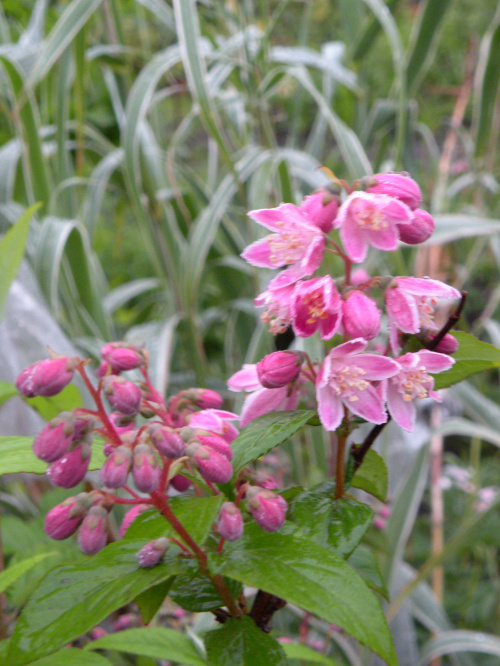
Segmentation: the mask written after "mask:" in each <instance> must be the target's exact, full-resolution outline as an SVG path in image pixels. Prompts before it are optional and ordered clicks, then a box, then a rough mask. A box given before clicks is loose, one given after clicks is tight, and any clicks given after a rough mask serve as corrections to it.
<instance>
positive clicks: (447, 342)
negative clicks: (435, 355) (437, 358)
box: [434, 333, 458, 354]
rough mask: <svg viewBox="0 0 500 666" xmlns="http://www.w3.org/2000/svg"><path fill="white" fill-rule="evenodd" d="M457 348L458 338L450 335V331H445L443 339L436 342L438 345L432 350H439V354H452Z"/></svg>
mask: <svg viewBox="0 0 500 666" xmlns="http://www.w3.org/2000/svg"><path fill="white" fill-rule="evenodd" d="M457 349H458V340H457V339H456V338H455V337H453V335H451V333H446V335H445V336H444V337H443V339H442V340H441V341H440V342H439V343H438V346H437V347H436V348H435V349H434V351H436V352H439V353H440V354H454V353H455V352H456V351H457Z"/></svg>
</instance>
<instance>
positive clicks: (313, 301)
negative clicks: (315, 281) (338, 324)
mask: <svg viewBox="0 0 500 666" xmlns="http://www.w3.org/2000/svg"><path fill="white" fill-rule="evenodd" d="M304 305H305V307H306V310H307V315H308V318H307V323H308V324H314V323H315V321H316V320H317V319H326V318H327V317H328V311H327V309H326V306H325V297H324V294H323V292H322V291H320V290H317V291H313V292H312V293H310V294H306V295H305V296H304Z"/></svg>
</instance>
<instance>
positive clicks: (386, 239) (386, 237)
mask: <svg viewBox="0 0 500 666" xmlns="http://www.w3.org/2000/svg"><path fill="white" fill-rule="evenodd" d="M365 234H366V236H367V238H368V242H369V243H370V245H373V247H375V248H377V250H386V251H387V252H393V251H394V250H397V249H398V241H399V233H398V230H397V227H396V226H395V225H394V224H389V225H388V227H387V228H386V229H379V230H378V231H372V230H370V229H367V230H366V231H365Z"/></svg>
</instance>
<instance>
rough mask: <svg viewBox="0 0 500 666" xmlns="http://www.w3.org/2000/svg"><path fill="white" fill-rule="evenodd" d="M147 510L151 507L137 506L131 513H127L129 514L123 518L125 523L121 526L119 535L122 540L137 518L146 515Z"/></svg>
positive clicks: (145, 505)
mask: <svg viewBox="0 0 500 666" xmlns="http://www.w3.org/2000/svg"><path fill="white" fill-rule="evenodd" d="M146 509H149V506H148V505H147V504H136V505H135V506H134V507H132V508H131V509H130V511H127V513H126V514H125V516H124V517H123V521H122V524H121V525H120V530H119V534H120V537H121V538H122V539H123V537H124V536H125V533H126V531H127V530H128V528H129V527H130V525H131V524H132V523H133V522H134V520H135V519H136V518H137V516H140V515H141V513H144V511H146Z"/></svg>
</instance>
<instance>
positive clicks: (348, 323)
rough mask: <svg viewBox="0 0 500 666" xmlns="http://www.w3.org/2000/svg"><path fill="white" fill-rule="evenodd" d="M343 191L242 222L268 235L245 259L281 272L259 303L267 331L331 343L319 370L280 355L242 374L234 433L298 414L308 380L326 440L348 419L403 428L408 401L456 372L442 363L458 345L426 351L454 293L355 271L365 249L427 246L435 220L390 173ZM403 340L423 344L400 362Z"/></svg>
mask: <svg viewBox="0 0 500 666" xmlns="http://www.w3.org/2000/svg"><path fill="white" fill-rule="evenodd" d="M344 186H345V189H346V195H345V197H344V200H343V201H341V199H340V196H338V197H334V196H333V195H331V194H329V193H328V192H326V191H324V190H322V191H320V192H317V193H316V194H314V195H312V196H310V197H306V199H305V201H304V202H303V203H302V204H301V205H300V206H294V205H292V204H288V203H287V204H281V205H280V206H278V207H277V208H274V209H270V210H257V211H252V212H250V213H249V216H250V217H251V218H252V219H253V220H255V221H256V222H257V223H258V224H261V225H262V226H264V227H266V228H267V229H269V230H270V231H272V232H273V233H272V234H270V235H268V236H265V237H264V238H262V239H261V240H258V241H256V242H254V243H252V244H251V245H250V246H249V247H247V248H246V250H245V251H244V252H243V254H242V257H243V258H244V259H246V260H247V261H248V262H249V263H250V264H252V265H254V266H258V267H265V268H271V269H283V270H280V272H279V273H278V274H277V275H276V276H275V277H274V278H273V279H272V280H271V282H270V283H269V286H268V287H267V289H266V290H265V291H264V292H263V293H261V294H260V295H259V296H258V297H257V298H256V300H255V305H256V306H257V307H260V308H263V309H264V311H263V314H262V315H261V316H262V320H263V321H264V322H265V323H266V324H269V327H270V331H271V332H272V333H274V334H278V333H282V332H284V331H285V330H286V329H288V328H289V327H291V328H292V329H293V332H294V333H295V335H296V336H298V337H299V338H306V337H309V336H311V335H313V334H314V333H316V332H319V334H320V337H321V339H322V340H325V341H327V340H332V339H334V336H338V341H336V340H334V342H337V344H335V346H333V348H331V349H330V351H329V352H328V354H327V355H326V357H325V358H324V359H323V360H321V361H318V362H312V361H310V359H309V358H307V357H306V356H305V354H303V353H300V352H295V351H284V352H276V353H274V354H270V355H268V356H266V357H265V358H264V359H263V360H262V361H260V363H257V364H256V365H245V366H243V369H242V370H240V371H239V372H237V373H236V374H234V375H233V376H232V377H231V378H230V379H229V381H228V385H229V388H230V389H231V390H233V391H246V392H248V393H249V395H248V396H247V397H246V400H245V403H244V406H243V411H242V414H241V420H240V425H241V426H245V425H246V424H248V423H249V422H250V421H251V420H252V419H254V418H256V417H257V416H260V415H262V414H266V413H269V412H272V411H276V410H290V409H295V408H296V406H297V404H298V400H299V398H300V396H301V394H304V393H305V392H306V391H307V389H308V386H310V385H311V383H312V384H313V386H314V390H315V396H316V400H317V404H318V412H319V416H320V419H321V422H322V424H323V426H324V427H325V428H326V430H329V431H334V430H336V429H337V428H338V427H339V426H340V425H341V424H342V422H343V421H344V419H346V418H347V419H349V418H350V416H351V415H354V416H357V417H360V418H362V419H364V420H365V421H368V422H370V423H374V424H383V423H386V422H387V420H388V417H389V415H390V416H391V417H392V418H393V419H394V421H396V423H398V424H399V425H400V426H401V427H403V428H405V429H406V430H408V431H411V430H412V428H413V425H414V421H415V415H416V405H415V403H416V401H417V400H419V399H422V398H433V399H434V400H439V395H438V394H437V393H436V392H435V391H434V390H433V388H434V378H433V375H434V374H436V373H439V372H443V371H445V370H448V369H449V368H450V367H451V366H452V365H453V363H454V359H453V358H451V356H450V355H449V354H452V353H453V352H454V351H456V348H457V343H456V340H455V338H454V337H453V336H451V335H449V334H447V335H445V336H444V337H442V339H439V340H437V341H435V342H433V336H434V335H436V332H437V331H438V330H439V325H438V323H437V322H436V318H437V317H439V311H440V309H442V306H443V304H446V303H448V304H452V303H453V301H455V300H456V299H459V298H460V297H461V294H460V292H458V291H457V290H456V289H455V288H454V287H451V286H449V285H447V284H445V283H443V282H440V281H438V280H433V279H430V278H416V277H391V276H370V275H369V274H368V273H367V272H366V271H365V270H364V269H363V268H358V269H357V270H353V265H354V264H359V263H361V262H363V261H364V260H365V259H366V257H367V255H368V251H369V248H370V247H374V248H376V249H378V250H384V251H394V250H396V249H397V248H398V246H399V243H400V242H403V243H407V244H411V245H415V244H418V243H422V242H423V241H425V240H427V239H428V238H429V237H430V235H431V234H432V231H433V230H434V221H433V218H432V216H431V215H430V214H429V213H427V212H426V211H425V210H422V209H420V208H419V206H420V204H421V201H422V195H421V192H420V188H419V186H418V185H417V183H416V182H415V181H414V180H413V179H412V178H410V177H409V176H408V175H406V174H398V173H382V174H377V175H376V176H371V177H367V178H364V179H362V180H360V181H357V182H356V183H354V186H353V187H352V188H351V187H349V186H347V185H346V184H345V183H344ZM326 252H329V253H332V254H333V255H336V256H337V257H339V258H340V260H341V261H342V262H343V268H344V270H343V274H342V275H339V276H332V275H329V274H326V275H325V274H324V273H325V271H324V270H323V258H324V256H325V253H326ZM382 308H383V309H382ZM383 310H385V315H386V316H385V318H384V317H383V314H384V312H383ZM385 321H387V330H386V331H384V329H383V323H384V322H385ZM384 333H385V339H384ZM408 335H414V336H417V337H418V338H419V339H420V341H421V347H422V349H421V350H420V351H407V352H406V353H404V352H405V350H404V347H405V341H406V336H408ZM340 336H342V337H340ZM330 344H331V343H330ZM425 347H427V348H425ZM431 349H432V351H431Z"/></svg>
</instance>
